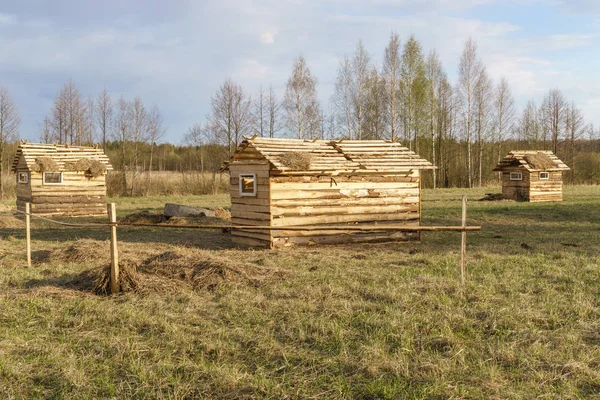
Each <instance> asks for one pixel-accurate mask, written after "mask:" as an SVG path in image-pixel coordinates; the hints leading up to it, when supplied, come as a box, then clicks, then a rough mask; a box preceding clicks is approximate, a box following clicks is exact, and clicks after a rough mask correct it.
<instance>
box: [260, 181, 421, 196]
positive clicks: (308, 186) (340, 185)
mask: <svg viewBox="0 0 600 400" xmlns="http://www.w3.org/2000/svg"><path fill="white" fill-rule="evenodd" d="M418 187H419V183H418V182H417V181H415V182H369V181H363V182H344V181H340V182H338V181H336V180H335V179H332V180H331V181H330V182H298V183H295V182H287V183H273V184H272V185H271V191H272V192H273V193H275V192H279V191H290V190H322V189H326V190H327V189H376V190H377V189H378V190H383V189H405V188H418Z"/></svg>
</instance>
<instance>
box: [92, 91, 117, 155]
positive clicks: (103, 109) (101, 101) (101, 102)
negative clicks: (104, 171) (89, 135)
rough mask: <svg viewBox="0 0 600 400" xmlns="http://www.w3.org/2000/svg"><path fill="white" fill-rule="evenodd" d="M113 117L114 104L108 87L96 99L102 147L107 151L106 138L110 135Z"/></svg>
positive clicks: (97, 120)
mask: <svg viewBox="0 0 600 400" xmlns="http://www.w3.org/2000/svg"><path fill="white" fill-rule="evenodd" d="M112 118H113V105H112V100H111V98H110V95H109V94H108V92H107V91H106V88H105V89H104V90H103V91H102V92H101V93H100V94H99V95H98V98H97V99H96V124H98V129H100V140H101V141H102V149H103V150H104V151H106V140H107V139H108V138H109V137H110V129H111V121H112Z"/></svg>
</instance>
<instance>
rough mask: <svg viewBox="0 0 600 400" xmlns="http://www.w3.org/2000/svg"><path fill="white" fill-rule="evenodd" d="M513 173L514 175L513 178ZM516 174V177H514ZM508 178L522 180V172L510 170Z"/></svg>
mask: <svg viewBox="0 0 600 400" xmlns="http://www.w3.org/2000/svg"><path fill="white" fill-rule="evenodd" d="M513 174H514V175H515V177H514V178H513ZM516 176H518V178H517V177H516ZM509 178H510V180H511V181H522V180H523V173H522V172H511V173H510V175H509Z"/></svg>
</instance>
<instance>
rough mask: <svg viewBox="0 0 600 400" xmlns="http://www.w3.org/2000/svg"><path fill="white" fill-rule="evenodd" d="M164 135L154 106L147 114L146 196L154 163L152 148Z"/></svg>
mask: <svg viewBox="0 0 600 400" xmlns="http://www.w3.org/2000/svg"><path fill="white" fill-rule="evenodd" d="M166 133H167V131H166V129H165V128H164V126H163V118H162V115H161V114H160V110H159V109H158V107H157V106H156V105H155V106H153V107H152V109H151V110H150V113H149V114H148V142H149V144H150V160H149V162H148V186H147V193H146V195H147V196H148V195H149V194H150V187H151V186H152V163H153V161H154V160H153V157H154V147H156V142H158V141H160V140H161V139H162V138H163V136H164V135H165V134H166Z"/></svg>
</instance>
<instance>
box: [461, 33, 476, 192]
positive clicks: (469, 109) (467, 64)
mask: <svg viewBox="0 0 600 400" xmlns="http://www.w3.org/2000/svg"><path fill="white" fill-rule="evenodd" d="M480 71H481V62H480V61H479V58H478V56H477V44H476V43H475V42H474V41H473V39H469V40H467V42H466V43H465V47H464V49H463V52H462V55H461V57H460V63H459V67H458V86H457V95H458V99H459V101H460V105H461V112H460V113H461V119H462V131H463V136H464V138H465V140H466V145H467V157H466V165H467V185H468V187H473V163H472V158H471V145H472V134H473V116H474V98H475V87H476V82H477V78H478V76H479V73H480Z"/></svg>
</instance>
